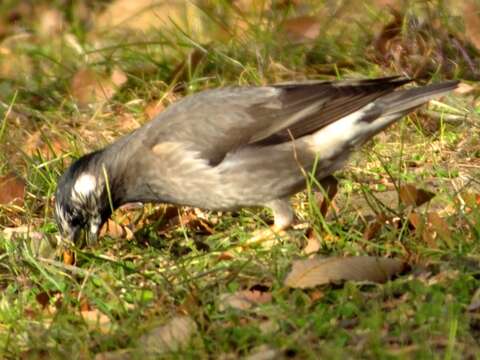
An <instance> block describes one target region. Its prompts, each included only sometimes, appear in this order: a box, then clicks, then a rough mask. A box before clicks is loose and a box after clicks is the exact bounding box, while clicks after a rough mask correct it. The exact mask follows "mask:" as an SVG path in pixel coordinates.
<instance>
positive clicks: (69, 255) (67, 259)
mask: <svg viewBox="0 0 480 360" xmlns="http://www.w3.org/2000/svg"><path fill="white" fill-rule="evenodd" d="M62 257H63V263H64V264H65V265H73V264H75V253H74V252H73V251H71V250H65V251H64V252H63V253H62Z"/></svg>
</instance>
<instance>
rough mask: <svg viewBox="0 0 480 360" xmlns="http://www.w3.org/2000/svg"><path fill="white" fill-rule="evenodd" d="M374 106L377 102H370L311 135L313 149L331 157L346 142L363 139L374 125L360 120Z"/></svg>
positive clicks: (323, 155) (351, 142)
mask: <svg viewBox="0 0 480 360" xmlns="http://www.w3.org/2000/svg"><path fill="white" fill-rule="evenodd" d="M373 106H375V104H374V103H370V104H368V105H366V106H364V107H363V108H361V109H360V110H357V111H355V112H353V113H351V114H350V115H347V116H345V117H343V118H341V119H339V120H337V121H335V122H334V123H332V124H330V125H328V126H326V127H324V128H322V129H320V130H319V131H317V132H316V133H314V134H313V135H312V136H311V137H310V146H311V148H312V150H313V151H315V152H316V153H319V154H321V156H322V157H329V156H330V155H331V154H333V153H335V152H337V151H338V150H340V149H342V148H343V147H344V146H345V145H346V144H354V143H355V142H357V141H361V140H362V139H363V137H364V136H365V135H367V134H368V132H369V131H371V130H372V129H370V127H373V125H371V124H369V123H366V122H365V123H361V122H359V120H360V119H362V118H363V117H364V116H365V115H366V114H367V113H368V111H369V110H371V108H372V107H373ZM373 123H374V122H373ZM374 126H376V125H374Z"/></svg>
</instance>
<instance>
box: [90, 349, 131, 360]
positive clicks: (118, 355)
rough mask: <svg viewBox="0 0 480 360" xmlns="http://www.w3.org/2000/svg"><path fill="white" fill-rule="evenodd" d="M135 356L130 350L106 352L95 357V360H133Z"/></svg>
mask: <svg viewBox="0 0 480 360" xmlns="http://www.w3.org/2000/svg"><path fill="white" fill-rule="evenodd" d="M132 358H135V357H134V354H133V353H132V351H131V350H130V349H120V350H114V351H105V352H102V353H98V354H96V355H95V360H131V359H132Z"/></svg>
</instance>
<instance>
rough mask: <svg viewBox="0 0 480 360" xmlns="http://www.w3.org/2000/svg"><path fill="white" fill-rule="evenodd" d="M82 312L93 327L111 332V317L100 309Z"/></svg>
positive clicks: (104, 331)
mask: <svg viewBox="0 0 480 360" xmlns="http://www.w3.org/2000/svg"><path fill="white" fill-rule="evenodd" d="M80 314H81V315H82V318H83V320H84V321H85V323H86V324H87V325H88V327H89V328H91V329H95V330H98V331H100V332H101V333H103V334H106V333H109V332H110V330H111V329H112V322H111V321H110V318H109V317H108V316H107V315H105V314H104V313H102V312H101V311H99V310H96V309H94V310H88V311H82V312H80Z"/></svg>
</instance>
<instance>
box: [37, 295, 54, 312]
mask: <svg viewBox="0 0 480 360" xmlns="http://www.w3.org/2000/svg"><path fill="white" fill-rule="evenodd" d="M50 297H51V295H50V294H48V293H47V292H45V291H42V292H40V293H38V294H37V295H35V299H36V300H37V302H38V303H39V304H40V305H41V306H42V308H43V309H45V308H46V307H47V306H48V305H49V304H50Z"/></svg>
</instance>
